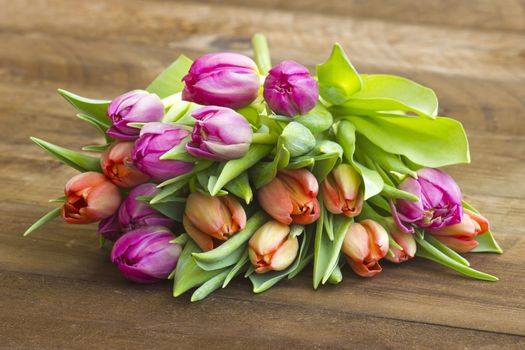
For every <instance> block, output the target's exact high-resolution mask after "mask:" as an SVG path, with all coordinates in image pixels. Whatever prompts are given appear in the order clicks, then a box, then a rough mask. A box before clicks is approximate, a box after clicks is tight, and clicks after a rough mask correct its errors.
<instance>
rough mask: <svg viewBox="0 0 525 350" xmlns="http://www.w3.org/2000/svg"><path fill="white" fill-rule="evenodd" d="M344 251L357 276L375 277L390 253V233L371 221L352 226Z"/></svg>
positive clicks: (348, 231) (346, 236) (349, 228)
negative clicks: (381, 261)
mask: <svg viewBox="0 0 525 350" xmlns="http://www.w3.org/2000/svg"><path fill="white" fill-rule="evenodd" d="M342 251H343V253H344V254H345V255H346V258H347V261H348V264H350V267H351V268H352V270H354V272H355V273H356V274H358V275H359V276H361V277H372V276H375V275H377V274H378V273H380V272H381V270H382V268H381V265H379V260H381V259H382V258H383V257H384V256H385V255H386V254H387V252H388V233H387V232H386V231H385V229H384V228H383V226H381V225H379V224H378V223H377V222H375V221H373V220H369V219H367V220H363V221H361V222H360V223H353V224H350V226H349V227H348V230H347V231H346V235H345V239H344V241H343V248H342Z"/></svg>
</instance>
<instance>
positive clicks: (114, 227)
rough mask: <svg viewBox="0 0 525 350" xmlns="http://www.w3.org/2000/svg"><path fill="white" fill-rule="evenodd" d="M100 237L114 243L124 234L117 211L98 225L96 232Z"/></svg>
mask: <svg viewBox="0 0 525 350" xmlns="http://www.w3.org/2000/svg"><path fill="white" fill-rule="evenodd" d="M97 233H98V234H99V235H100V236H102V237H104V238H105V239H107V240H110V241H112V242H114V241H116V240H117V239H118V238H119V237H120V236H122V235H123V234H124V232H122V227H121V226H120V222H119V219H118V211H117V212H116V213H115V214H113V215H111V216H110V217H108V218H105V219H104V220H101V221H100V223H99V224H98V232H97Z"/></svg>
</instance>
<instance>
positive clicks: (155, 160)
mask: <svg viewBox="0 0 525 350" xmlns="http://www.w3.org/2000/svg"><path fill="white" fill-rule="evenodd" d="M189 134H190V132H189V131H188V130H186V129H184V128H183V127H182V126H179V125H175V124H164V123H149V124H146V125H144V127H143V128H142V129H141V131H140V138H139V139H138V140H137V141H136V142H135V147H134V148H133V164H134V165H135V167H137V169H139V170H140V171H141V172H142V173H144V174H146V175H148V176H149V177H151V178H152V179H155V180H158V181H164V180H167V179H170V178H172V177H175V176H178V175H182V174H186V173H188V172H190V171H191V170H192V169H193V164H192V163H191V162H185V161H181V160H171V159H167V160H161V159H160V157H161V156H162V155H163V154H164V153H166V152H168V151H169V150H171V149H172V148H173V147H175V146H177V145H178V144H179V143H181V142H183V140H184V139H185V138H186V137H188V136H189Z"/></svg>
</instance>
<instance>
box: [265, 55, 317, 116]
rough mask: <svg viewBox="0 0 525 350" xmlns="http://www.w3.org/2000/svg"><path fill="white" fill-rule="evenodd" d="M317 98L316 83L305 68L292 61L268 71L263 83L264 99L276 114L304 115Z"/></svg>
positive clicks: (312, 106)
mask: <svg viewBox="0 0 525 350" xmlns="http://www.w3.org/2000/svg"><path fill="white" fill-rule="evenodd" d="M318 98H319V87H318V86H317V81H316V80H315V79H314V78H312V77H311V76H310V72H309V71H308V69H306V67H304V66H303V65H301V64H299V63H297V62H294V61H283V62H281V63H279V64H278V65H277V66H275V67H273V68H272V69H270V71H269V72H268V76H267V77H266V80H265V81H264V99H265V100H266V103H268V105H269V106H270V108H271V109H272V111H274V112H275V113H277V114H282V115H286V116H289V117H293V116H295V115H297V114H305V113H307V112H309V111H310V110H311V109H312V108H314V106H315V104H316V103H317V99H318Z"/></svg>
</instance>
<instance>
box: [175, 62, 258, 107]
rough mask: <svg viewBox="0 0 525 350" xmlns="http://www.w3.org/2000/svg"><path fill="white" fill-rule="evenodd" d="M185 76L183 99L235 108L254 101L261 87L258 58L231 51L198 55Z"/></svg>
mask: <svg viewBox="0 0 525 350" xmlns="http://www.w3.org/2000/svg"><path fill="white" fill-rule="evenodd" d="M182 80H183V81H184V90H183V91H182V99H183V100H186V101H191V102H195V103H198V104H201V105H215V106H222V107H229V108H234V109H237V108H241V107H245V106H247V105H249V104H250V103H251V102H253V100H255V99H256V98H257V95H258V94H259V90H260V87H261V82H260V79H259V73H258V69H257V65H256V64H255V62H254V61H253V60H252V59H251V58H249V57H247V56H244V55H241V54H237V53H229V52H221V53H210V54H206V55H203V56H201V57H199V58H197V59H196V60H195V61H194V62H193V64H192V65H191V67H190V70H189V72H188V74H186V75H185V76H184V78H182Z"/></svg>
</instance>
